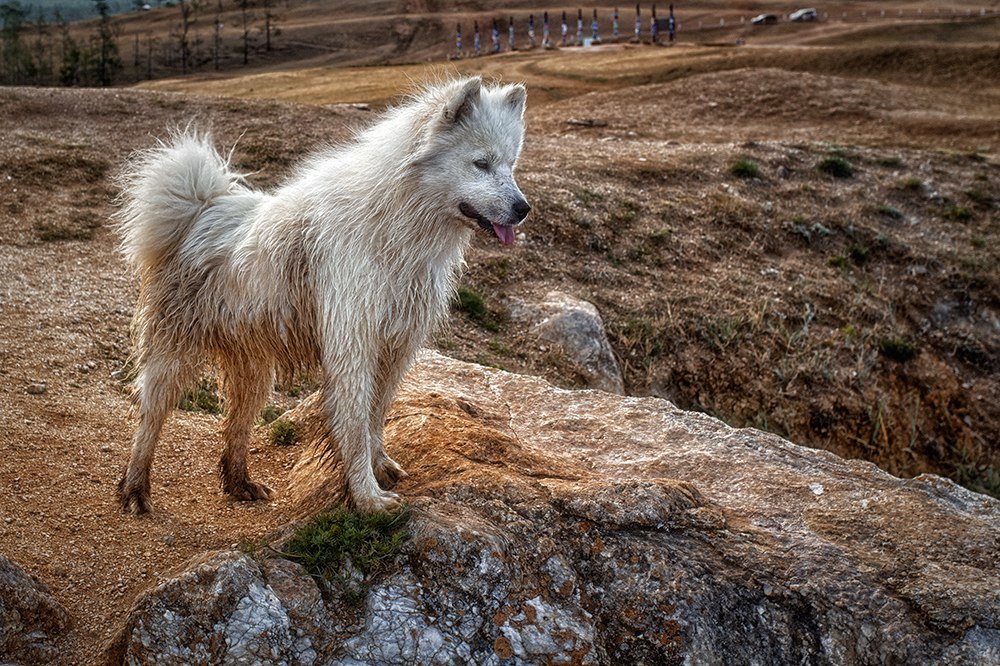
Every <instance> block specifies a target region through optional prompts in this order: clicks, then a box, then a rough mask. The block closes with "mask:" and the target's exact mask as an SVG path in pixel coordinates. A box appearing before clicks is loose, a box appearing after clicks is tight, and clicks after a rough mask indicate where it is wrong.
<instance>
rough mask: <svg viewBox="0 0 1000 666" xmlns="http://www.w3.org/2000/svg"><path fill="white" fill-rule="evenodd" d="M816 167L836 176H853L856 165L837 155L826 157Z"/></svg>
mask: <svg viewBox="0 0 1000 666" xmlns="http://www.w3.org/2000/svg"><path fill="white" fill-rule="evenodd" d="M816 168H817V169H819V170H820V171H821V172H822V173H825V174H827V175H828V176H833V177H834V178H852V177H853V176H854V167H852V166H851V163H850V162H848V161H847V160H845V159H844V158H843V157H838V156H836V155H831V156H830V157H824V158H823V159H821V160H820V161H819V164H817V165H816Z"/></svg>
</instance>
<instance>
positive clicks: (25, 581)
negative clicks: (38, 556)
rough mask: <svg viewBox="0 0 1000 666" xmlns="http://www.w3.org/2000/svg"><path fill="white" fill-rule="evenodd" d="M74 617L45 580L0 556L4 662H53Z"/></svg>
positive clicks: (1, 660)
mask: <svg viewBox="0 0 1000 666" xmlns="http://www.w3.org/2000/svg"><path fill="white" fill-rule="evenodd" d="M69 623H70V618H69V614H68V613H66V610H65V609H64V608H63V607H62V606H61V605H59V602H57V601H56V600H55V599H54V598H53V597H52V593H51V592H50V591H49V588H48V587H47V586H46V585H45V583H43V582H41V581H40V580H38V579H37V578H35V577H34V576H29V575H28V574H26V573H25V572H24V571H22V570H21V568H20V567H18V566H17V565H16V564H14V563H13V562H11V561H10V560H8V559H7V558H6V557H4V556H3V555H0V663H24V664H43V663H52V662H53V661H56V660H57V658H58V657H59V656H60V653H59V650H58V647H57V645H56V642H57V640H58V638H59V637H60V636H61V635H62V633H63V632H64V631H65V629H66V628H67V627H68V626H69Z"/></svg>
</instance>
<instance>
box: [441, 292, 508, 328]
mask: <svg viewBox="0 0 1000 666" xmlns="http://www.w3.org/2000/svg"><path fill="white" fill-rule="evenodd" d="M452 308H453V309H455V310H457V311H459V312H461V313H462V314H464V315H465V316H466V317H468V318H469V319H471V320H472V321H474V322H475V323H477V324H479V325H480V326H482V327H483V328H485V329H486V330H487V331H491V332H493V333H496V332H497V331H499V330H500V322H501V321H502V320H503V319H504V312H502V311H500V310H495V309H492V308H489V307H487V305H486V300H485V299H484V298H483V296H482V295H481V294H480V293H479V292H478V291H476V290H475V289H473V288H472V287H467V286H464V285H463V286H460V287H459V288H458V291H457V292H456V293H455V299H454V301H452Z"/></svg>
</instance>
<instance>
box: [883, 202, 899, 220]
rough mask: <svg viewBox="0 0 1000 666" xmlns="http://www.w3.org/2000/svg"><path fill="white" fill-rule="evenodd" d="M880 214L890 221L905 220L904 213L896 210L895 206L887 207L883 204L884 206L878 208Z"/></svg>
mask: <svg viewBox="0 0 1000 666" xmlns="http://www.w3.org/2000/svg"><path fill="white" fill-rule="evenodd" d="M878 214H879V215H882V216H884V217H888V218H889V219H890V220H902V219H903V211H901V210H899V209H898V208H896V207H894V206H889V205H886V204H883V205H881V206H879V207H878Z"/></svg>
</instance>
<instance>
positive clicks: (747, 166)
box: [729, 157, 760, 178]
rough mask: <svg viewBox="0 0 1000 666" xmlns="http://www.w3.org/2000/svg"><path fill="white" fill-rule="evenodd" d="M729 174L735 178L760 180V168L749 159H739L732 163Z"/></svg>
mask: <svg viewBox="0 0 1000 666" xmlns="http://www.w3.org/2000/svg"><path fill="white" fill-rule="evenodd" d="M729 172H730V173H731V174H733V175H734V176H736V177H737V178H760V167H758V166H757V163H756V162H754V161H753V160H752V159H750V158H749V157H741V158H739V159H738V160H736V161H735V162H733V165H732V166H731V167H729Z"/></svg>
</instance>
